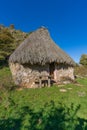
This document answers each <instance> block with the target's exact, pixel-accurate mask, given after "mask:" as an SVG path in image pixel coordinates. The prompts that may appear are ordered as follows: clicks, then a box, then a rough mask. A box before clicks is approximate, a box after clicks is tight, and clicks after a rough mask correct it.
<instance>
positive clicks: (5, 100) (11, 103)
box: [0, 67, 87, 130]
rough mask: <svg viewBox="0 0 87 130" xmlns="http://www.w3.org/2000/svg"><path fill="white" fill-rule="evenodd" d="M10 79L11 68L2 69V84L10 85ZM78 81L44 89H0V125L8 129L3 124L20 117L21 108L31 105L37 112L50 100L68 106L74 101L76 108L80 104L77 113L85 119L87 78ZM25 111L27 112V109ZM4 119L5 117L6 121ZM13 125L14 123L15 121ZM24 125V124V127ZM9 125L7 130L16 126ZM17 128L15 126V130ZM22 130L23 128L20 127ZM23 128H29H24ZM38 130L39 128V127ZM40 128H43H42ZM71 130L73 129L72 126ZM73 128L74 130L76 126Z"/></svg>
mask: <svg viewBox="0 0 87 130" xmlns="http://www.w3.org/2000/svg"><path fill="white" fill-rule="evenodd" d="M9 79H11V73H10V71H9V68H7V67H6V68H3V69H0V85H1V83H3V84H4V86H5V87H8V86H10V84H9ZM78 83H79V85H74V84H68V85H63V86H52V87H50V88H47V87H46V88H42V89H40V88H38V89H23V90H21V91H18V90H13V91H7V90H6V89H2V90H1V91H0V120H1V121H0V122H1V123H2V124H1V123H0V127H1V128H2V129H3V130H4V129H6V126H5V127H3V126H4V125H5V124H6V122H7V119H9V118H10V119H11V121H14V120H12V119H15V118H18V117H19V116H20V115H19V113H21V111H22V109H21V108H23V107H25V106H27V107H28V106H29V107H30V108H31V109H32V110H34V111H36V112H37V111H40V109H41V108H42V107H44V104H45V103H49V102H50V101H54V102H55V105H57V104H58V103H59V102H60V103H63V104H65V105H66V106H67V107H70V106H71V103H73V104H74V107H75V108H76V107H77V105H79V104H80V105H81V107H80V109H79V111H78V113H77V116H78V117H80V118H81V119H83V120H84V119H87V78H85V79H78ZM6 84H7V86H6ZM8 88H9V87H8ZM60 89H65V90H66V92H60ZM24 113H26V110H25V112H24ZM22 117H23V116H22ZM27 118H28V117H27ZM2 119H4V121H3V120H2ZM27 122H28V119H26V120H25V119H24V123H25V124H28V123H27ZM7 124H9V123H7ZM7 124H6V125H7ZM25 124H24V125H25ZM12 125H14V123H13V124H12ZM24 125H22V128H23V126H24ZM8 126H9V125H7V128H8V129H7V130H10V129H11V128H14V127H13V126H10V127H11V128H9V127H8ZM54 126H55V125H54ZM17 128H18V127H17ZM31 128H32V127H31ZM35 128H36V127H35ZM15 129H16V128H14V130H15ZM81 129H82V128H81ZM18 130H19V128H18ZM20 130H22V129H21V128H20ZM23 130H27V129H25V128H23ZM32 130H33V129H32ZM37 130H39V128H38V129H37ZM40 130H42V128H41V129H40ZM44 130H45V128H44ZM65 130H66V129H65ZM67 130H68V129H67ZM69 130H71V128H70V129H69ZM72 130H74V128H73V129H72Z"/></svg>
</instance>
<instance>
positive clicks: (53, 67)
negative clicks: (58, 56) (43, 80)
mask: <svg viewBox="0 0 87 130" xmlns="http://www.w3.org/2000/svg"><path fill="white" fill-rule="evenodd" d="M54 70H55V65H54V63H51V64H50V65H49V72H50V76H51V77H52V78H53V79H54Z"/></svg>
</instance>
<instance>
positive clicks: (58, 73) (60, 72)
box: [54, 64, 74, 82]
mask: <svg viewBox="0 0 87 130" xmlns="http://www.w3.org/2000/svg"><path fill="white" fill-rule="evenodd" d="M65 77H66V78H70V79H71V80H74V68H73V67H71V66H68V65H63V64H58V65H57V64H56V65H55V71H54V79H55V81H56V82H58V81H61V79H62V78H65Z"/></svg>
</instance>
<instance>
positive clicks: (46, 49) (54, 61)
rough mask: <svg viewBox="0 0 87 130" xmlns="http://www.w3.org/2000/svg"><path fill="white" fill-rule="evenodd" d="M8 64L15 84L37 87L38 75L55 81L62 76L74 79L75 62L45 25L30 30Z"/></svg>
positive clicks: (59, 79)
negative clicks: (54, 39)
mask: <svg viewBox="0 0 87 130" xmlns="http://www.w3.org/2000/svg"><path fill="white" fill-rule="evenodd" d="M9 65H10V70H11V72H12V76H13V79H14V82H15V84H16V85H20V86H23V87H27V88H34V87H38V85H37V83H36V79H38V77H39V76H43V77H48V76H51V79H52V80H54V81H55V82H59V81H61V79H62V78H63V77H66V78H67V77H68V78H70V79H72V80H73V79H74V75H73V72H74V65H75V62H74V61H73V60H72V58H71V57H70V56H68V55H67V54H66V53H65V52H64V51H63V50H62V49H60V47H59V46H57V45H56V44H55V43H54V41H53V40H52V39H51V37H50V34H49V32H48V30H47V29H46V28H45V27H41V28H39V29H38V30H36V31H34V32H32V33H31V34H30V35H29V36H28V38H26V39H25V40H24V42H23V43H21V44H20V45H19V47H18V48H17V49H16V50H15V51H14V52H13V54H12V55H11V56H10V58H9Z"/></svg>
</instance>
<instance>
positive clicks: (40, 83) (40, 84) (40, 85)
mask: <svg viewBox="0 0 87 130" xmlns="http://www.w3.org/2000/svg"><path fill="white" fill-rule="evenodd" d="M41 78H42V77H41V76H40V77H39V87H40V88H41V87H42V81H41Z"/></svg>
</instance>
